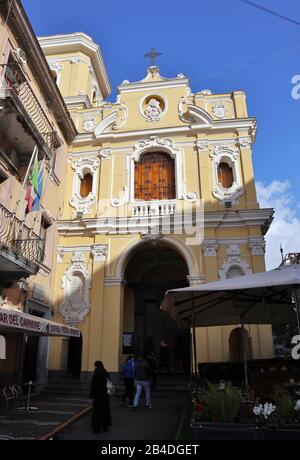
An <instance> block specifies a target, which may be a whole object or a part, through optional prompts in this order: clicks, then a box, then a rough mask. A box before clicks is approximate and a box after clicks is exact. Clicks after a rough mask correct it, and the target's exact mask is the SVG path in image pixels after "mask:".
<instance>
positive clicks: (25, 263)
mask: <svg viewBox="0 0 300 460" xmlns="http://www.w3.org/2000/svg"><path fill="white" fill-rule="evenodd" d="M0 249H1V255H2V257H3V255H5V254H6V255H7V257H8V258H9V259H10V261H11V260H12V256H13V259H16V260H17V261H18V263H19V264H21V265H22V267H23V268H24V267H27V268H28V274H30V275H31V274H34V273H36V272H37V271H38V268H39V267H38V265H39V263H40V262H42V260H43V259H44V241H43V240H42V239H41V238H40V237H39V236H38V235H36V234H35V233H34V232H33V231H32V229H30V228H29V227H27V226H26V225H25V224H24V223H23V222H21V221H20V220H19V219H17V218H16V216H15V215H14V214H13V213H12V212H10V211H9V210H8V209H6V208H5V207H4V206H3V205H2V204H0ZM2 271H3V270H2Z"/></svg>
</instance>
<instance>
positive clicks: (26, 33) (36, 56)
mask: <svg viewBox="0 0 300 460" xmlns="http://www.w3.org/2000/svg"><path fill="white" fill-rule="evenodd" d="M9 8H10V14H9V15H8V11H9ZM0 12H1V13H2V15H3V17H5V18H6V17H7V25H8V27H9V28H10V29H11V31H12V33H13V34H14V37H15V39H16V40H17V42H18V44H19V46H20V48H22V49H23V50H24V51H25V52H26V59H27V62H28V64H29V67H30V69H31V71H32V72H33V75H34V77H35V79H36V81H37V82H38V84H39V87H40V90H41V92H42V94H43V95H44V97H45V99H46V101H47V103H48V104H49V106H50V107H51V108H52V111H53V114H54V116H55V118H56V121H57V124H58V125H59V127H60V129H61V132H62V134H63V136H64V138H65V140H66V141H67V143H68V144H70V143H71V142H72V141H73V139H74V136H75V134H76V128H75V125H74V123H73V120H72V118H71V117H70V115H69V113H68V110H67V107H66V105H65V103H64V100H63V97H62V95H61V93H60V91H59V89H58V87H57V85H56V83H55V81H54V79H53V77H52V75H51V72H50V68H49V65H48V63H47V60H46V58H45V56H44V53H43V51H42V48H41V47H40V44H39V42H38V40H37V38H36V35H35V33H34V31H33V29H32V27H31V24H30V22H29V20H28V17H27V15H26V13H25V10H24V8H23V6H22V4H21V2H20V0H15V1H14V2H10V1H8V0H4V1H2V2H1V3H0Z"/></svg>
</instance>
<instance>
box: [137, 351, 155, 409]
mask: <svg viewBox="0 0 300 460" xmlns="http://www.w3.org/2000/svg"><path fill="white" fill-rule="evenodd" d="M150 376H151V367H150V365H149V363H148V362H147V361H146V360H145V359H144V358H142V357H140V358H138V360H137V361H136V363H135V365H134V377H135V383H136V393H135V397H134V401H133V409H134V410H136V409H137V407H138V404H139V400H140V396H141V392H142V390H143V389H144V391H145V395H146V407H147V408H148V409H151V408H152V404H151V395H150Z"/></svg>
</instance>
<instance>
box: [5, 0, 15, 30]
mask: <svg viewBox="0 0 300 460" xmlns="http://www.w3.org/2000/svg"><path fill="white" fill-rule="evenodd" d="M13 1H14V0H10V3H9V6H8V10H7V16H6V19H5V24H4V26H6V25H7V22H8V19H9V16H10V12H11V7H12V4H13Z"/></svg>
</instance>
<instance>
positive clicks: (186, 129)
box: [74, 118, 256, 145]
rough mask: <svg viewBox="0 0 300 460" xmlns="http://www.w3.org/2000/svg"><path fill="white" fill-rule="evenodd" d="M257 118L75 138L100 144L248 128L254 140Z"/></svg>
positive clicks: (80, 142)
mask: <svg viewBox="0 0 300 460" xmlns="http://www.w3.org/2000/svg"><path fill="white" fill-rule="evenodd" d="M255 128H256V119H255V118H245V119H241V118H238V119H234V120H215V121H214V122H213V124H212V125H210V126H208V125H207V124H205V125H202V124H196V123H195V124H192V125H189V126H185V125H183V126H174V127H166V128H155V129H144V130H133V131H120V132H109V133H104V134H100V135H99V136H98V137H97V138H95V137H94V134H93V133H89V134H78V135H77V136H76V137H75V139H74V144H75V145H81V144H85V143H91V144H94V143H95V144H99V142H113V141H122V140H130V139H139V138H142V137H149V136H172V135H177V134H178V135H187V134H191V133H194V134H198V133H206V134H215V133H221V132H224V131H228V130H235V131H238V130H241V131H245V130H248V133H249V136H250V137H251V139H252V141H254V140H255Z"/></svg>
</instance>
